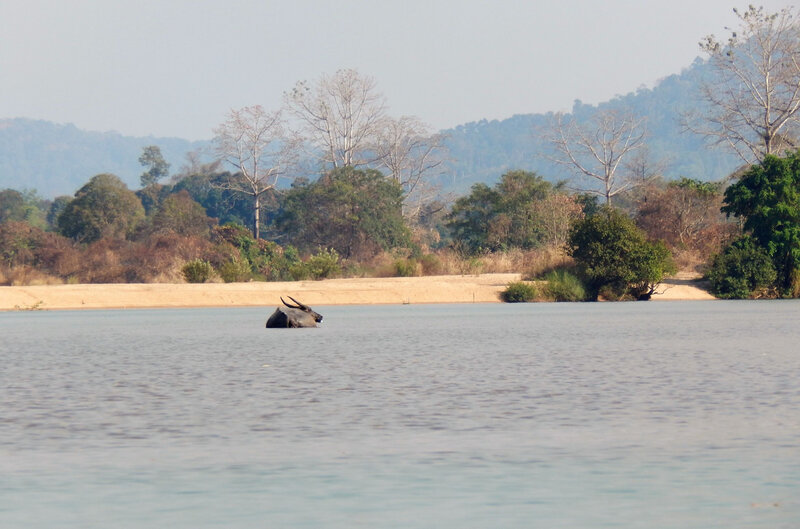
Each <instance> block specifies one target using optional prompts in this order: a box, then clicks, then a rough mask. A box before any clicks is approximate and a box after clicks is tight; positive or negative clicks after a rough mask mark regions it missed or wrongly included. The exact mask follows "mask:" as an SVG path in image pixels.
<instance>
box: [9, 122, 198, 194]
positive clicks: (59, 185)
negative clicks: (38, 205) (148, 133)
mask: <svg viewBox="0 0 800 529" xmlns="http://www.w3.org/2000/svg"><path fill="white" fill-rule="evenodd" d="M207 144H208V142H190V141H187V140H182V139H178V138H155V137H146V138H134V137H129V136H122V135H121V134H119V133H116V132H88V131H85V130H81V129H79V128H77V127H75V126H74V125H71V124H69V125H59V124H55V123H51V122H48V121H39V120H31V119H25V118H17V119H0V189H6V188H12V189H17V190H22V189H36V190H37V191H38V192H39V194H40V195H41V196H42V197H45V198H54V197H56V196H59V195H72V194H74V193H75V191H77V190H78V188H80V187H81V186H82V185H83V184H85V183H86V182H88V181H89V179H90V178H91V177H93V176H95V175H97V174H100V173H113V174H115V175H117V176H119V177H120V178H122V180H123V181H124V182H125V183H126V184H128V187H130V188H131V189H138V188H139V187H140V185H139V176H140V175H141V174H142V172H143V171H144V168H143V167H142V166H141V165H140V164H139V156H141V154H142V148H143V147H146V146H148V145H157V146H158V147H159V148H160V149H161V154H162V155H163V156H164V159H165V160H166V161H167V162H169V163H170V164H171V167H170V172H171V173H174V172H177V171H178V170H179V169H180V167H181V165H183V163H184V158H185V155H186V153H188V152H191V151H194V150H196V149H199V148H202V147H204V146H206V145H207Z"/></svg>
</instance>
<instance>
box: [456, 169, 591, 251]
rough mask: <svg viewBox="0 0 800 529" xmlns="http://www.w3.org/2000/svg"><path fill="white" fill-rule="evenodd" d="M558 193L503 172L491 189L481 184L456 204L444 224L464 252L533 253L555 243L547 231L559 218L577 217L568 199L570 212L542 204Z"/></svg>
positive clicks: (531, 176)
mask: <svg viewBox="0 0 800 529" xmlns="http://www.w3.org/2000/svg"><path fill="white" fill-rule="evenodd" d="M558 192H559V188H558V187H557V186H556V187H554V186H553V185H552V184H550V183H549V182H547V181H545V180H544V179H542V177H540V176H538V175H537V174H536V173H532V172H529V171H509V172H507V173H505V174H504V175H503V176H502V177H501V178H500V181H499V182H498V183H497V185H495V186H494V188H490V187H488V186H487V185H486V184H482V183H481V184H475V185H474V186H472V192H471V193H470V194H469V195H468V196H466V197H461V198H459V199H458V200H457V201H456V203H455V205H454V206H453V209H452V210H451V211H450V213H449V214H448V215H447V218H446V225H447V227H448V228H449V229H450V231H451V234H452V237H453V240H454V241H455V244H457V245H460V246H461V247H462V248H464V249H465V250H466V251H468V252H469V253H473V254H474V253H479V252H481V251H484V250H489V251H499V250H506V249H508V248H524V249H530V248H536V247H538V246H541V245H543V244H544V243H546V242H549V241H553V240H557V239H558V236H557V235H556V234H554V233H553V231H554V230H556V228H557V226H558V225H559V224H560V223H559V222H558V220H559V219H564V218H565V219H567V221H569V220H571V219H572V218H574V216H577V215H579V214H580V207H579V206H578V205H577V204H576V203H575V201H574V200H573V199H572V198H571V197H566V196H565V198H566V202H568V203H569V204H572V205H574V206H575V207H573V208H570V207H568V206H569V204H558V203H556V202H548V199H549V198H550V197H551V196H552V195H554V194H556V193H558ZM565 206H567V207H565Z"/></svg>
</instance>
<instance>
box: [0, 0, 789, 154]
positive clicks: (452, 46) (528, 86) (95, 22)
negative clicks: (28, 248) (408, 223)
mask: <svg viewBox="0 0 800 529" xmlns="http://www.w3.org/2000/svg"><path fill="white" fill-rule="evenodd" d="M760 4H763V5H764V6H765V7H767V9H769V10H770V11H775V10H778V9H780V8H782V7H785V6H788V5H791V4H790V2H786V1H764V2H760V3H759V5H760ZM737 5H738V6H739V7H742V8H743V7H745V6H746V3H745V2H742V3H739V4H733V3H731V1H730V0H722V1H720V0H657V1H656V0H606V1H601V0H548V1H540V0H527V1H510V0H508V1H506V0H494V1H492V0H483V1H481V0H363V1H362V0H330V1H323V0H0V118H13V117H30V118H37V119H45V120H49V121H55V122H58V123H74V124H75V125H77V126H78V127H81V128H84V129H88V130H98V131H106V130H115V131H118V132H120V133H122V134H125V135H136V136H147V135H154V136H178V137H182V138H186V139H192V140H194V139H209V138H211V137H212V135H213V133H212V129H213V128H214V127H215V126H216V125H217V124H219V123H220V122H221V121H223V119H224V117H225V114H226V113H227V112H228V110H229V109H231V108H239V107H242V106H247V105H254V104H260V105H263V106H264V107H265V108H267V109H274V108H277V107H278V106H280V104H281V101H282V94H283V93H284V92H285V91H286V90H289V89H290V88H291V87H292V86H294V84H295V83H296V82H297V81H298V80H309V81H313V80H315V79H317V78H318V77H319V76H320V75H321V74H322V73H333V72H335V71H336V70H337V69H340V68H356V69H357V70H358V71H359V72H361V73H362V74H365V75H370V76H372V77H374V78H375V80H376V81H377V83H378V86H379V88H380V90H381V91H382V92H383V93H384V95H385V96H386V97H387V100H388V103H389V107H390V113H391V114H392V115H394V116H398V117H399V116H401V115H414V116H417V117H419V118H420V119H422V120H423V121H425V122H427V123H429V124H430V125H431V126H433V127H435V128H437V129H441V128H449V127H452V126H455V125H459V124H462V123H466V122H469V121H476V120H479V119H482V118H487V119H504V118H507V117H510V116H512V115H514V114H524V113H535V112H547V111H550V110H553V111H555V110H569V109H570V108H571V107H572V102H573V101H574V100H575V99H580V100H582V101H583V102H584V103H598V102H600V101H605V100H608V99H610V98H612V97H613V96H615V95H617V94H625V93H627V92H630V91H633V90H636V88H638V87H639V86H642V85H644V86H647V87H652V86H653V85H654V83H655V82H656V81H657V80H659V79H660V78H663V77H665V76H667V75H670V74H673V73H678V72H680V70H681V69H682V68H684V67H687V66H689V65H690V64H691V62H692V61H693V60H694V58H695V57H697V56H699V55H700V52H699V48H698V44H697V43H698V41H699V40H700V39H701V38H702V37H703V36H705V35H707V34H709V33H715V34H717V35H719V36H723V35H725V34H726V33H725V30H724V28H725V26H726V25H727V26H730V25H732V24H735V22H736V19H735V17H734V16H733V13H732V11H731V9H732V7H735V6H737Z"/></svg>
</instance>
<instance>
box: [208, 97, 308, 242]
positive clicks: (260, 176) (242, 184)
mask: <svg viewBox="0 0 800 529" xmlns="http://www.w3.org/2000/svg"><path fill="white" fill-rule="evenodd" d="M214 133H215V135H216V136H215V138H214V142H215V145H216V151H217V154H218V155H219V157H220V159H222V160H223V161H224V162H226V163H228V164H230V165H231V166H233V167H234V168H235V169H236V172H235V173H233V174H231V175H230V178H228V179H226V180H224V181H223V182H222V183H221V184H220V187H222V188H224V189H229V190H232V191H236V192H239V193H243V194H245V195H247V196H249V197H251V198H252V200H253V215H252V221H253V224H252V229H253V237H255V238H256V239H259V238H260V235H261V200H262V197H263V196H264V194H265V193H266V192H267V191H269V190H271V189H273V188H274V187H275V186H276V185H277V183H278V177H280V176H281V175H285V174H286V170H287V166H288V165H289V162H290V158H291V153H292V144H291V143H292V142H291V141H290V140H289V137H288V135H287V134H286V129H285V124H284V120H283V115H282V113H281V111H280V110H278V111H275V112H267V111H266V110H264V109H263V108H262V107H261V106H260V105H255V106H251V107H244V108H241V109H239V110H231V111H230V113H229V114H228V119H227V120H226V121H225V122H224V123H223V124H221V125H220V126H219V127H217V128H216V129H215V130H214Z"/></svg>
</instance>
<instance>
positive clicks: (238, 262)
mask: <svg viewBox="0 0 800 529" xmlns="http://www.w3.org/2000/svg"><path fill="white" fill-rule="evenodd" d="M218 272H219V276H220V277H221V278H222V280H223V281H225V282H226V283H237V282H242V281H247V280H248V279H250V278H251V276H252V272H251V269H250V263H248V262H247V261H246V260H244V259H238V258H236V257H233V258H231V259H230V260H229V261H226V262H224V263H223V264H222V266H220V267H219V270H218Z"/></svg>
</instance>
